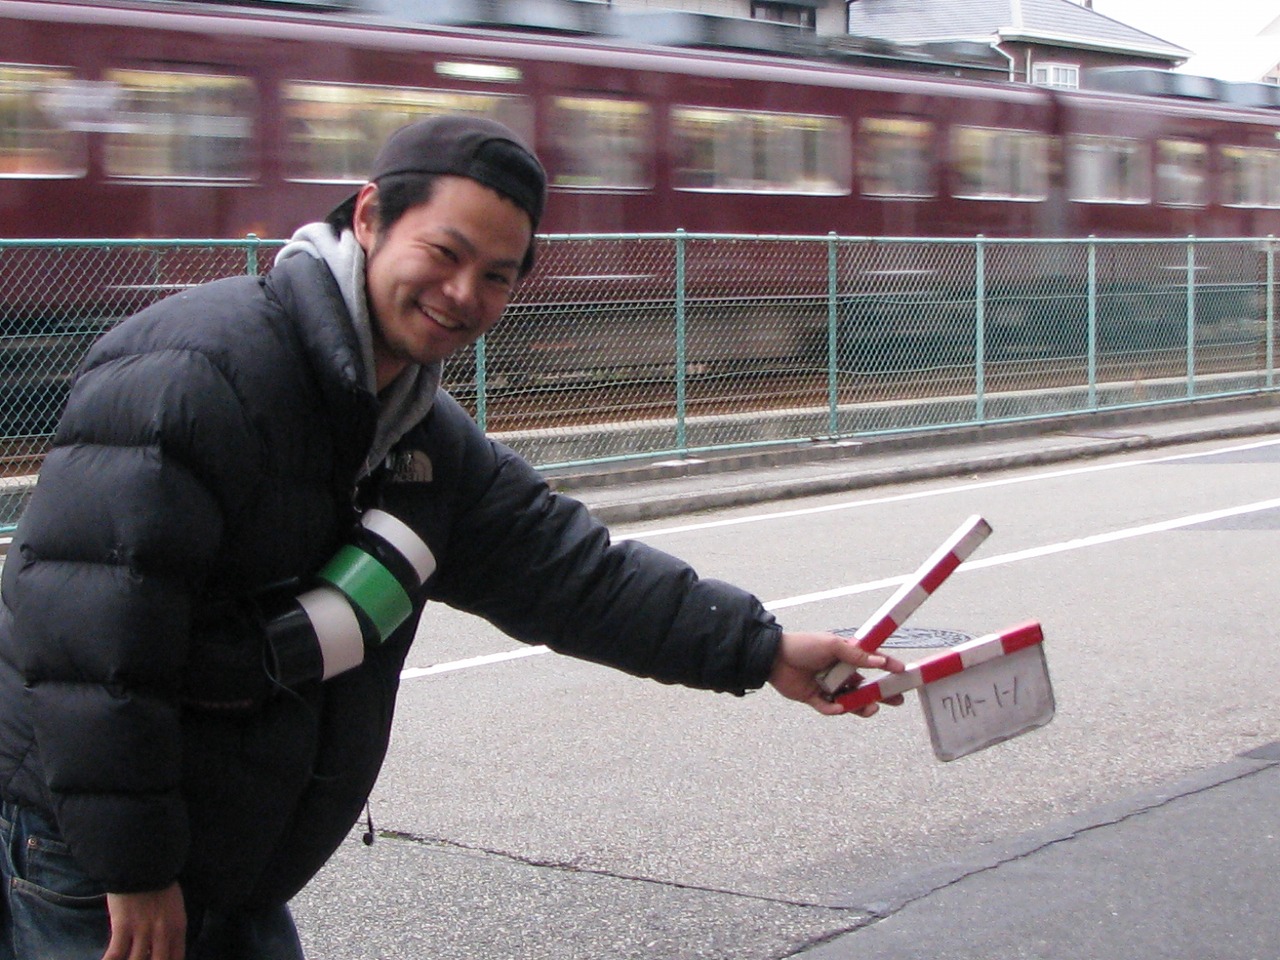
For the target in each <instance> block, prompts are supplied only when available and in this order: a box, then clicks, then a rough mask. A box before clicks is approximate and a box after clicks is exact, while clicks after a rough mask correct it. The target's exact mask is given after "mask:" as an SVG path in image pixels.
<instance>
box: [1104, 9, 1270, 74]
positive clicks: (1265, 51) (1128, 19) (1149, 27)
mask: <svg viewBox="0 0 1280 960" xmlns="http://www.w3.org/2000/svg"><path fill="white" fill-rule="evenodd" d="M1093 9H1094V12H1095V13H1101V14H1103V15H1104V16H1108V17H1110V18H1111V19H1112V20H1119V21H1120V22H1121V23H1127V24H1129V25H1130V26H1132V27H1137V28H1138V29H1139V30H1142V31H1145V32H1146V33H1150V34H1152V35H1153V36H1157V37H1159V38H1160V39H1161V40H1168V41H1169V42H1170V43H1176V44H1177V45H1178V46H1180V47H1186V48H1187V49H1188V50H1191V51H1193V52H1194V53H1196V54H1197V56H1195V57H1193V58H1192V60H1191V62H1190V63H1188V64H1187V67H1186V69H1188V70H1189V71H1191V72H1195V73H1201V74H1205V75H1208V76H1220V77H1223V78H1224V79H1227V80H1252V79H1257V78H1258V77H1260V76H1261V74H1262V72H1263V71H1265V70H1267V69H1268V68H1269V67H1270V66H1271V65H1272V64H1274V63H1276V61H1277V60H1280V37H1271V38H1269V39H1266V40H1259V39H1257V33H1258V31H1259V30H1261V29H1262V28H1263V27H1265V26H1266V25H1267V24H1268V23H1270V22H1271V21H1272V20H1274V19H1275V18H1276V17H1277V16H1280V2H1277V0H1208V2H1206V0H1093ZM1273 54H1274V55H1273ZM1268 58H1269V59H1268Z"/></svg>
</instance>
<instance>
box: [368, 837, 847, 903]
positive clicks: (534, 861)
mask: <svg viewBox="0 0 1280 960" xmlns="http://www.w3.org/2000/svg"><path fill="white" fill-rule="evenodd" d="M378 836H379V837H380V838H382V839H386V840H398V841H402V842H407V843H416V844H420V845H422V846H436V847H446V848H449V849H452V850H463V851H466V852H467V853H478V854H482V855H484V856H488V857H496V858H498V859H501V860H506V861H508V862H510V863H516V864H520V865H521V866H526V867H534V868H537V869H541V870H556V871H560V872H563V873H572V874H580V875H584V876H595V877H603V878H605V879H609V880H620V881H624V882H627V883H642V884H651V885H653V886H660V887H670V888H672V889H675V890H689V891H693V892H695V893H709V894H715V895H717V896H723V897H735V898H738V899H742V900H754V901H758V902H761V903H774V904H777V905H778V906H783V907H796V908H799V909H809V910H830V911H832V912H833V913H847V912H849V911H850V910H854V909H857V908H853V907H848V906H838V905H832V904H829V903H816V902H811V901H806V900H793V899H789V898H786V897H769V896H765V895H763V894H758V893H744V892H742V891H740V890H728V889H724V888H722V887H710V886H702V885H699V884H695V883H683V882H681V881H679V880H663V879H660V878H658V877H645V876H640V875H633V874H626V873H619V872H617V871H612V870H604V869H601V868H599V867H585V866H583V865H582V864H578V863H571V862H563V861H558V860H544V859H539V858H537V857H528V856H523V855H521V854H518V853H512V852H510V851H508V850H497V849H490V848H487V847H482V846H478V845H475V844H469V843H462V842H461V841H458V840H448V839H445V838H443V837H428V836H421V835H418V834H413V833H407V832H405V831H401V830H388V829H385V828H382V829H379V830H378Z"/></svg>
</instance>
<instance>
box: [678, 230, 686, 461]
mask: <svg viewBox="0 0 1280 960" xmlns="http://www.w3.org/2000/svg"><path fill="white" fill-rule="evenodd" d="M684 271H685V232H684V230H683V229H681V230H677V231H676V449H678V450H680V451H681V452H682V453H683V452H685V451H686V450H687V447H688V436H687V434H686V432H685V430H686V424H685V416H686V413H687V410H686V403H687V398H686V396H685V390H686V386H687V385H686V382H685V378H686V376H687V373H688V371H687V370H686V362H687V360H686V344H685V314H684V298H685V289H684V282H685V272H684Z"/></svg>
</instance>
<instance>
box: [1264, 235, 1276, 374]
mask: <svg viewBox="0 0 1280 960" xmlns="http://www.w3.org/2000/svg"><path fill="white" fill-rule="evenodd" d="M1266 339H1267V389H1271V388H1272V387H1274V386H1275V385H1276V238H1275V236H1274V235H1269V236H1268V237H1267V332H1266Z"/></svg>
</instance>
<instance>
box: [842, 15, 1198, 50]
mask: <svg viewBox="0 0 1280 960" xmlns="http://www.w3.org/2000/svg"><path fill="white" fill-rule="evenodd" d="M849 33H850V34H852V35H853V36H862V37H877V38H880V39H884V40H891V41H896V42H898V43H911V42H925V41H939V40H977V39H988V38H994V37H996V36H997V35H999V36H1003V37H1005V38H1006V39H1009V40H1015V39H1016V40H1031V41H1035V40H1037V39H1042V40H1053V41H1056V42H1062V41H1064V40H1065V41H1075V42H1077V43H1079V44H1080V45H1081V46H1089V47H1099V46H1101V47H1105V48H1107V49H1117V50H1125V51H1135V52H1137V51H1141V52H1143V53H1147V54H1154V55H1156V56H1165V57H1168V58H1169V59H1182V58H1184V57H1187V56H1189V55H1190V51H1189V50H1186V49H1184V48H1183V47H1180V46H1178V45H1177V44H1173V43H1170V42H1169V41H1167V40H1161V39H1160V38H1159V37H1154V36H1152V35H1151V34H1149V33H1144V32H1143V31H1141V30H1138V29H1136V28H1134V27H1130V26H1128V25H1126V24H1123V23H1120V22H1119V21H1118V20H1112V19H1111V18H1110V17H1104V16H1103V15H1102V14H1100V13H1096V12H1094V11H1093V10H1089V9H1086V8H1085V7H1082V6H1080V5H1079V4H1077V3H1073V2H1072V0H854V2H852V3H850V4H849Z"/></svg>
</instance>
